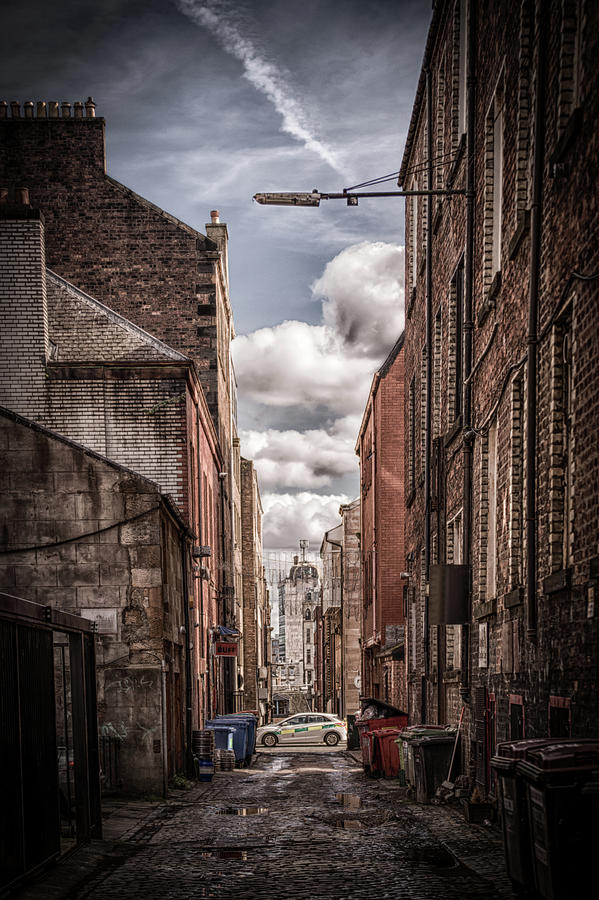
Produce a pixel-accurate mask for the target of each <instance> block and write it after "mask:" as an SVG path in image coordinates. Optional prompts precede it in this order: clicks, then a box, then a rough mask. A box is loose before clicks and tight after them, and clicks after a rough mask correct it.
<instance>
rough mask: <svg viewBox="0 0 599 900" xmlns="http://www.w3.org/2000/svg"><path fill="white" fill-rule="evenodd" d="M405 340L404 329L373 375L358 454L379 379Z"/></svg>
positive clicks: (358, 442)
mask: <svg viewBox="0 0 599 900" xmlns="http://www.w3.org/2000/svg"><path fill="white" fill-rule="evenodd" d="M404 340H405V331H402V333H401V334H400V336H399V337H398V338H397V340H396V341H395V343H394V344H393V347H392V348H391V350H390V351H389V353H388V354H387V358H386V359H385V361H384V362H383V364H382V365H381V367H380V369H377V370H376V372H375V373H374V375H373V376H372V384H371V385H370V392H369V394H368V400H367V401H366V406H365V408H364V413H363V415H362V421H361V422H360V429H359V431H358V439H357V441H356V446H355V452H356V454H357V455H358V456H359V455H360V438H361V437H362V434H363V433H364V429H365V428H366V423H367V422H368V418H369V415H370V407H371V401H372V399H373V398H374V397H375V396H376V392H377V390H378V386H379V381H380V380H381V378H385V377H386V376H387V375H388V374H389V371H390V369H391V366H392V365H393V363H394V362H395V360H396V359H397V357H398V355H399V353H400V352H401V350H402V349H403V345H404Z"/></svg>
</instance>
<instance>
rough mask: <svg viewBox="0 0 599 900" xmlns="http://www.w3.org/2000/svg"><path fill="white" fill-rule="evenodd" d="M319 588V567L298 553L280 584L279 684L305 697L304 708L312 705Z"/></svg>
mask: <svg viewBox="0 0 599 900" xmlns="http://www.w3.org/2000/svg"><path fill="white" fill-rule="evenodd" d="M319 587H320V577H319V574H318V569H317V568H316V566H315V565H314V564H313V563H311V562H308V561H307V560H306V559H305V557H304V558H302V559H301V560H300V558H299V556H295V557H294V560H293V565H292V566H291V568H290V570H289V575H288V576H287V578H285V579H284V580H283V581H281V582H280V583H279V660H280V661H279V667H278V668H279V678H280V684H281V686H283V685H287V686H288V687H289V689H290V690H297V691H300V692H301V693H302V694H303V695H304V696H305V697H306V698H308V700H307V705H306V707H305V708H306V709H308V708H310V707H311V703H312V699H311V698H312V695H313V689H314V609H315V607H316V605H317V603H318V600H319V596H318V595H319ZM291 711H293V712H295V711H296V710H295V709H292V710H291Z"/></svg>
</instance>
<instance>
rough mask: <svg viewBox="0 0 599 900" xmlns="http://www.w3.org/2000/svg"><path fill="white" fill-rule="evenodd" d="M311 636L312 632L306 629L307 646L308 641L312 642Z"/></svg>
mask: <svg viewBox="0 0 599 900" xmlns="http://www.w3.org/2000/svg"><path fill="white" fill-rule="evenodd" d="M311 634H312V632H311V631H310V629H309V628H308V629H306V644H309V643H310V641H311V640H312V637H311Z"/></svg>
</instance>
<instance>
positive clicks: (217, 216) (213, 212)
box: [210, 209, 220, 225]
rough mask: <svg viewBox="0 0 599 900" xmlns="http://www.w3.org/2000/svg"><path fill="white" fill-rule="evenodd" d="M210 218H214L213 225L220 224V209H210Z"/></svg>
mask: <svg viewBox="0 0 599 900" xmlns="http://www.w3.org/2000/svg"><path fill="white" fill-rule="evenodd" d="M210 218H211V219H212V224H213V225H218V223H219V222H220V213H219V211H218V210H217V209H211V210H210Z"/></svg>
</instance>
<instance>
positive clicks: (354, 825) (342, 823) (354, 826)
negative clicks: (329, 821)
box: [335, 819, 362, 831]
mask: <svg viewBox="0 0 599 900" xmlns="http://www.w3.org/2000/svg"><path fill="white" fill-rule="evenodd" d="M361 827H362V823H361V822H360V820H359V819H338V821H337V822H335V828H345V830H346V831H359V830H360V828H361Z"/></svg>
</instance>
